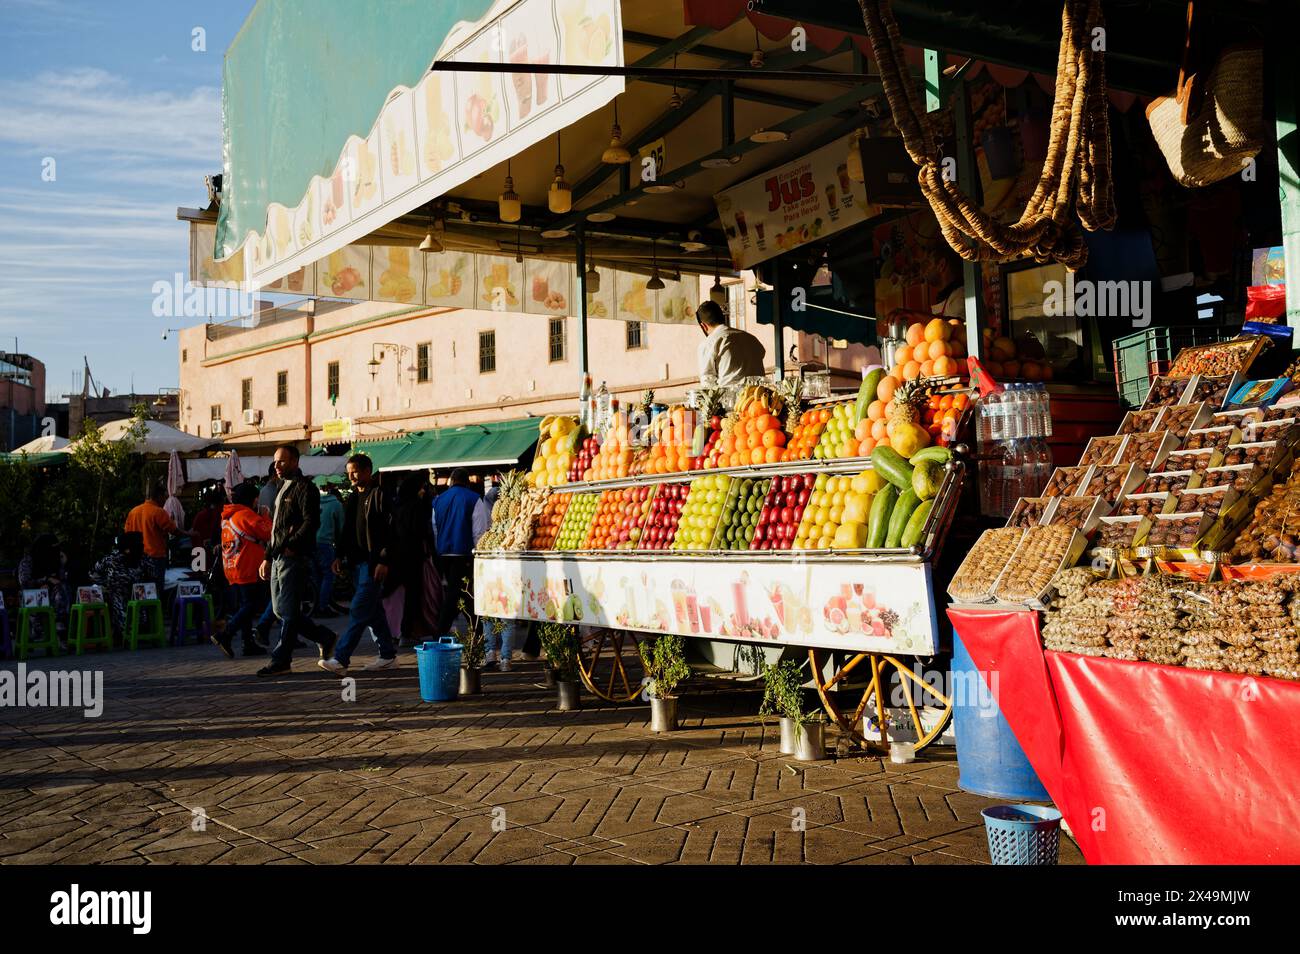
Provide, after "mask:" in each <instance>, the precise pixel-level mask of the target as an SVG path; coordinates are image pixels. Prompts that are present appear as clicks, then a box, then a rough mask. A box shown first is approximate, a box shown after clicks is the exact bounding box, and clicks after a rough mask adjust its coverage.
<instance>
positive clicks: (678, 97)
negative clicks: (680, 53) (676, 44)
mask: <svg viewBox="0 0 1300 954" xmlns="http://www.w3.org/2000/svg"><path fill="white" fill-rule="evenodd" d="M676 69H677V54H676V53H674V54H673V70H674V71H676ZM668 108H669V109H681V108H682V94H681V93H679V92H677V82H676V81H675V80H674V82H673V95H671V96H669V97H668Z"/></svg>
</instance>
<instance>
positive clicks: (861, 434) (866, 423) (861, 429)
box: [853, 417, 871, 440]
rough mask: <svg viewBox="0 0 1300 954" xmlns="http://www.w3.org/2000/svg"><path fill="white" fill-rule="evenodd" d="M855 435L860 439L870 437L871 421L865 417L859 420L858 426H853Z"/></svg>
mask: <svg viewBox="0 0 1300 954" xmlns="http://www.w3.org/2000/svg"><path fill="white" fill-rule="evenodd" d="M853 436H854V437H855V438H857V439H858V440H862V439H863V438H866V437H870V436H871V421H870V420H868V419H867V418H865V417H864V418H863V419H862V420H860V421H858V424H857V426H856V427H854V428H853Z"/></svg>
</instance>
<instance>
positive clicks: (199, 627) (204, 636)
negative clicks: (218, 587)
mask: <svg viewBox="0 0 1300 954" xmlns="http://www.w3.org/2000/svg"><path fill="white" fill-rule="evenodd" d="M194 610H198V611H199V612H200V613H201V614H202V617H203V618H202V619H201V620H200V621H199V622H197V623H196V622H195V621H194V614H193V611H194ZM189 636H194V637H196V639H197V641H198V642H201V643H206V642H207V641H208V639H209V638H210V637H211V636H212V597H211V596H209V595H208V594H206V593H204V594H203V595H202V596H182V597H178V598H177V600H176V602H175V603H174V604H173V605H172V645H173V646H180V645H183V644H184V643H185V640H186V638H188V637H189Z"/></svg>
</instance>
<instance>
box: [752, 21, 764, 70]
mask: <svg viewBox="0 0 1300 954" xmlns="http://www.w3.org/2000/svg"><path fill="white" fill-rule="evenodd" d="M765 63H766V60H765V58H764V56H763V45H762V44H761V43H759V42H758V27H754V52H753V53H751V54H750V55H749V65H750V66H752V67H753V68H754V69H756V70H761V69H762V68H763V65H764V64H765Z"/></svg>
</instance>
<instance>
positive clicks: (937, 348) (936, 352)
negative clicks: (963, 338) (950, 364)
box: [927, 341, 948, 361]
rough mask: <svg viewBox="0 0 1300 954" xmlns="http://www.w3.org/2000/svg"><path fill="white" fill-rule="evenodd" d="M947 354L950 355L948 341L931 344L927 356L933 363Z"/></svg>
mask: <svg viewBox="0 0 1300 954" xmlns="http://www.w3.org/2000/svg"><path fill="white" fill-rule="evenodd" d="M947 354H948V342H946V341H931V342H930V347H929V350H928V352H927V356H928V357H929V358H930V360H932V361H933V360H934V359H936V358H942V357H944V356H945V355H947Z"/></svg>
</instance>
